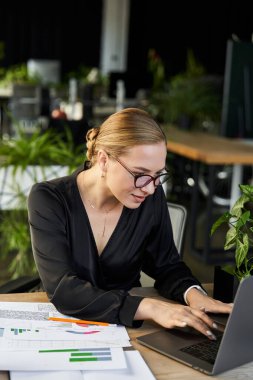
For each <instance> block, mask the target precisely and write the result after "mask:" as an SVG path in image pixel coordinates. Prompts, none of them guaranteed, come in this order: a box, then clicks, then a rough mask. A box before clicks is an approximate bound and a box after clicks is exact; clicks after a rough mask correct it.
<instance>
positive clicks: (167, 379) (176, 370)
mask: <svg viewBox="0 0 253 380" xmlns="http://www.w3.org/2000/svg"><path fill="white" fill-rule="evenodd" d="M205 288H206V290H207V291H210V287H208V286H205ZM132 293H133V294H141V295H143V296H147V295H148V296H152V297H157V293H156V291H155V289H154V288H140V289H139V288H136V289H133V291H132ZM2 301H8V302H12V301H16V302H17V301H21V302H27V301H29V302H48V298H47V296H46V294H45V293H44V292H37V293H36V292H35V293H18V294H14V293H13V294H0V302H2ZM159 329H160V327H159V326H158V325H156V324H154V323H151V322H145V323H144V324H143V326H142V327H141V328H139V329H133V328H128V334H129V336H130V339H131V343H132V345H133V347H134V348H135V349H137V350H138V351H140V353H141V355H142V356H143V358H144V360H145V361H146V363H147V364H148V366H149V367H150V369H151V371H152V372H153V374H154V376H155V377H156V379H157V380H207V379H208V376H207V375H205V374H202V373H200V372H198V371H196V370H194V369H192V368H190V367H187V366H186V365H184V364H180V363H179V362H177V361H175V360H172V359H170V358H168V357H166V356H164V355H161V354H159V353H157V352H155V351H153V350H151V349H149V348H147V347H144V346H142V345H141V344H139V343H137V342H136V337H138V336H141V335H144V334H148V333H150V332H154V331H157V330H159ZM246 378H247V379H252V378H253V363H250V364H246V365H244V366H241V367H239V368H236V369H234V370H232V371H227V372H225V373H223V374H221V375H219V376H218V377H217V376H212V379H218V380H222V379H229V380H242V379H246ZM7 379H8V374H7V372H3V371H2V372H1V371H0V380H7Z"/></svg>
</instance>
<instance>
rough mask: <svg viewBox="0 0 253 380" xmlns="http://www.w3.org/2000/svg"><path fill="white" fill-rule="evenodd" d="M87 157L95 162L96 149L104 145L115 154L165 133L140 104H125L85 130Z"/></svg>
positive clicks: (103, 147)
mask: <svg viewBox="0 0 253 380" xmlns="http://www.w3.org/2000/svg"><path fill="white" fill-rule="evenodd" d="M86 141H87V144H86V145H87V159H88V160H89V161H91V164H94V163H95V162H96V157H97V153H98V151H99V150H100V149H104V150H105V151H106V152H107V153H108V154H110V155H112V156H114V157H118V156H120V155H122V154H124V153H126V152H127V150H128V149H129V148H131V147H133V146H136V145H148V144H157V143H159V142H161V141H164V144H166V137H165V135H164V133H163V131H162V129H161V128H160V126H159V125H158V124H157V123H156V122H155V120H154V119H153V118H152V117H151V116H150V115H149V114H148V113H147V112H146V111H144V110H141V109H139V108H125V109H123V110H121V111H118V112H116V113H114V114H112V115H111V116H109V117H108V118H107V119H106V120H105V121H104V122H103V124H102V125H101V126H100V127H97V128H92V129H90V130H89V131H88V132H87V134H86Z"/></svg>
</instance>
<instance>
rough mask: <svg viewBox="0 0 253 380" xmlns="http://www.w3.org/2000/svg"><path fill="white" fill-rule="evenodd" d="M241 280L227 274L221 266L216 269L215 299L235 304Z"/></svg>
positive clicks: (214, 282)
mask: <svg viewBox="0 0 253 380" xmlns="http://www.w3.org/2000/svg"><path fill="white" fill-rule="evenodd" d="M238 286H239V280H238V278H237V277H236V276H233V275H232V274H230V273H227V272H225V271H224V270H223V269H222V268H221V267H220V266H215V268H214V281H213V298H215V299H217V300H220V301H222V302H228V303H230V302H233V301H234V298H235V294H236V292H237V288H238Z"/></svg>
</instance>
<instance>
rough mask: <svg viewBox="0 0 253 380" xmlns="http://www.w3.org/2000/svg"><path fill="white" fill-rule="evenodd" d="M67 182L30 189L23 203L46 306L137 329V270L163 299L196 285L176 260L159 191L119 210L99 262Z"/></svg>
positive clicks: (71, 180)
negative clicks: (48, 303) (133, 293)
mask: <svg viewBox="0 0 253 380" xmlns="http://www.w3.org/2000/svg"><path fill="white" fill-rule="evenodd" d="M81 170H82V169H79V170H77V171H75V172H74V173H73V174H72V175H70V176H66V177H62V178H57V179H54V180H51V181H45V182H41V183H38V184H35V185H34V186H33V187H32V189H31V192H30V194H29V197H28V215H29V223H30V228H31V238H32V247H33V254H34V258H35V261H36V265H37V268H38V271H39V275H40V277H41V280H42V283H43V286H44V288H45V290H46V292H47V294H48V296H49V299H50V301H51V302H52V303H53V304H54V305H55V307H56V308H57V309H58V310H59V311H60V312H61V313H63V314H67V315H71V316H74V317H77V318H85V319H91V320H97V321H107V322H109V323H117V324H123V325H126V326H138V325H139V324H140V322H137V321H133V318H134V315H135V313H136V310H137V308H138V305H139V303H140V302H141V300H142V297H138V296H131V295H130V294H129V293H128V291H129V290H130V289H131V288H132V287H136V286H140V271H141V270H142V271H144V272H145V273H147V274H148V275H149V276H151V277H153V278H154V279H155V280H156V282H155V288H157V290H158V291H159V293H160V294H161V295H163V296H164V297H166V298H170V299H175V300H178V301H180V302H184V300H183V294H184V292H185V291H186V290H187V289H188V288H189V287H190V286H192V285H200V284H199V282H198V281H197V280H196V279H195V278H194V277H193V275H192V273H191V271H190V270H189V268H188V267H187V266H186V265H185V264H184V263H183V262H182V261H181V260H180V257H179V255H178V252H177V249H176V247H175V244H174V241H173V236H172V227H171V222H170V217H169V213H168V208H167V203H166V198H165V195H164V192H163V189H162V187H161V186H159V187H158V188H157V189H156V191H155V193H154V194H153V195H150V196H149V197H148V198H146V200H145V201H144V202H143V203H142V204H141V205H140V206H139V207H138V208H137V209H128V208H126V207H124V208H123V211H122V214H121V216H120V219H119V221H118V224H117V226H116V228H115V230H114V232H113V233H112V235H111V237H110V239H109V241H108V243H107V245H106V246H105V248H104V250H103V252H102V253H101V255H98V252H97V248H96V243H95V240H94V236H93V233H92V229H91V226H90V223H89V219H88V216H87V213H86V210H85V207H84V206H83V203H82V200H81V197H80V194H79V190H78V187H77V181H76V177H77V174H78V173H79V172H80V171H81Z"/></svg>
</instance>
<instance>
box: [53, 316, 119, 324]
mask: <svg viewBox="0 0 253 380" xmlns="http://www.w3.org/2000/svg"><path fill="white" fill-rule="evenodd" d="M48 320H49V321H56V322H71V323H81V324H87V325H99V326H111V325H110V323H107V322H94V321H85V320H83V319H72V318H57V317H49V318H48Z"/></svg>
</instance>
